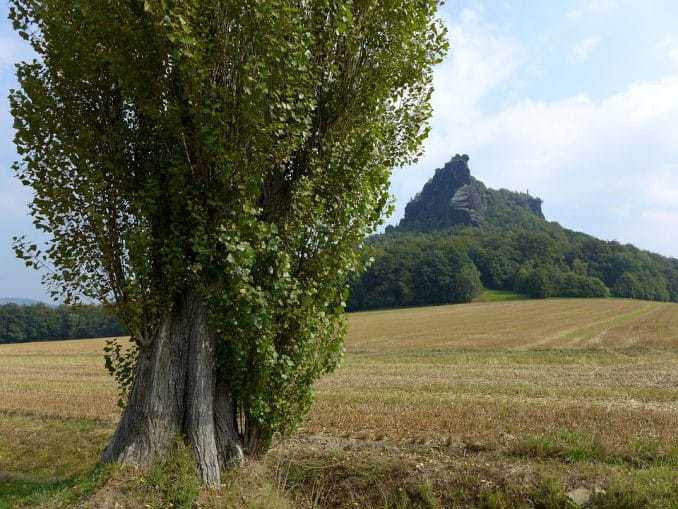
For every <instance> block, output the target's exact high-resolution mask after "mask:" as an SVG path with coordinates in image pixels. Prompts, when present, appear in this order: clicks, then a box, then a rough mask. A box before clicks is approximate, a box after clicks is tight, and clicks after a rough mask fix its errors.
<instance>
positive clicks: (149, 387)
mask: <svg viewBox="0 0 678 509" xmlns="http://www.w3.org/2000/svg"><path fill="white" fill-rule="evenodd" d="M214 356H215V345H214V337H213V336H212V335H211V334H210V332H209V328H208V324H207V310H206V308H205V305H204V302H203V300H202V298H201V297H200V296H199V293H197V292H194V291H190V292H186V293H185V294H184V295H183V296H182V297H181V298H179V299H178V300H177V302H176V303H175V304H174V306H173V307H172V309H171V310H170V311H169V313H168V314H167V317H166V318H165V320H163V323H162V325H161V327H160V330H159V331H158V333H157V335H156V337H155V338H154V340H153V341H152V342H151V343H150V345H148V346H145V347H142V348H141V349H140V351H139V357H138V359H137V364H136V368H135V369H136V373H135V379H134V384H133V386H132V390H131V393H130V396H129V400H128V402H127V405H126V406H125V409H124V411H123V414H122V417H121V419H120V422H119V423H118V426H117V429H116V431H115V433H114V435H113V438H112V439H111V442H110V443H109V444H108V446H107V447H106V449H105V450H104V452H103V455H102V460H103V461H104V462H107V463H110V462H121V463H128V464H135V465H141V466H148V465H150V464H151V463H153V462H154V461H156V460H158V459H159V458H161V457H162V456H164V455H165V454H167V453H168V452H169V451H170V450H171V447H172V445H173V443H174V441H175V440H176V438H177V437H178V436H181V437H183V439H184V440H185V441H186V443H187V444H188V445H189V446H190V447H191V449H192V451H193V454H194V456H195V460H196V464H197V467H198V472H199V474H200V477H201V479H202V481H203V483H204V484H206V485H207V486H211V487H218V486H219V483H220V466H221V467H222V468H228V467H231V466H234V465H236V464H238V463H240V461H241V460H242V448H241V447H240V445H239V437H238V434H237V428H236V427H234V426H226V425H225V423H227V422H228V421H227V420H225V419H226V416H227V415H229V412H230V414H231V415H234V414H233V408H234V404H233V402H232V396H231V394H230V391H228V388H227V386H225V385H224V384H220V386H219V390H218V391H217V390H216V373H215V358H214ZM231 423H233V424H234V423H235V421H234V420H232V421H231Z"/></svg>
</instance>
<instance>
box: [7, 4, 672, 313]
mask: <svg viewBox="0 0 678 509" xmlns="http://www.w3.org/2000/svg"><path fill="white" fill-rule="evenodd" d="M7 9H8V6H7V1H6V0H0V18H2V21H1V22H0V297H2V296H13V297H29V298H40V299H44V300H46V299H47V297H46V293H45V292H44V290H43V289H42V288H41V286H40V281H39V275H38V274H35V273H33V272H31V271H29V270H28V269H25V268H24V267H23V265H22V264H20V263H19V262H18V261H16V260H15V259H14V257H13V254H12V252H11V249H10V239H11V236H12V235H15V234H18V233H31V220H30V218H29V217H28V215H27V208H26V203H27V201H28V200H29V199H30V192H29V191H27V190H26V189H23V188H22V187H21V185H20V184H19V183H18V181H17V180H16V179H15V178H14V177H13V176H12V173H11V171H10V170H9V167H10V164H11V162H12V161H13V159H14V157H15V153H14V149H13V146H12V141H11V140H12V136H13V134H12V129H11V125H12V123H11V119H10V116H9V113H8V106H7V99H6V97H7V92H8V90H9V88H11V87H12V86H13V85H14V77H13V73H14V71H13V62H15V61H16V60H19V59H21V58H22V57H25V56H26V55H27V54H28V52H27V50H26V48H25V47H24V46H23V44H22V43H21V41H20V40H19V39H18V38H17V37H16V36H15V35H14V34H13V32H12V31H11V27H10V25H9V23H8V22H7V21H6V14H7ZM442 14H443V16H444V18H445V21H446V23H447V24H448V27H449V30H450V36H451V43H452V49H451V52H450V55H449V57H448V59H447V60H446V62H444V63H443V64H442V65H441V66H440V67H439V68H438V70H437V72H436V93H435V95H434V98H433V102H434V108H435V112H434V119H433V130H432V134H431V137H430V138H429V140H428V141H427V145H426V147H427V151H426V155H425V156H424V157H423V158H422V159H421V161H420V162H419V163H418V164H417V165H416V166H415V167H412V168H403V169H399V170H397V171H396V172H395V173H394V176H393V183H392V192H393V194H394V195H395V197H396V199H397V210H396V214H395V216H394V217H393V218H391V219H390V222H391V223H395V222H397V221H398V220H399V219H400V217H401V216H402V212H403V209H404V206H405V204H406V203H407V201H408V200H409V199H410V198H411V197H412V196H414V194H415V193H416V192H417V191H418V190H419V189H420V188H421V187H422V186H423V184H424V183H425V182H426V180H428V179H429V178H430V177H431V176H432V174H433V172H434V170H435V168H437V167H440V166H442V165H443V164H444V163H445V162H446V161H447V160H449V159H450V158H451V157H452V156H453V155H454V154H455V153H468V154H469V155H470V156H471V161H470V164H471V170H472V172H473V174H474V175H475V176H476V177H478V178H479V179H481V180H483V181H484V182H485V183H486V184H487V185H489V186H490V187H506V188H509V189H516V190H527V189H529V191H530V193H531V194H533V195H537V196H540V197H541V198H543V199H544V200H545V203H544V212H545V214H546V216H547V218H548V219H549V220H553V221H558V222H560V223H561V224H563V225H564V226H566V227H568V228H572V229H576V230H580V231H584V232H587V233H590V234H593V235H596V236H598V237H600V238H604V239H616V240H619V241H621V242H630V243H634V244H636V245H638V246H639V247H642V248H645V249H649V250H652V251H656V252H660V253H662V254H665V255H670V256H676V257H678V234H677V233H678V24H677V23H676V19H678V2H676V1H675V0H646V1H644V2H638V1H637V0H587V1H584V0H573V1H557V0H549V1H542V0H512V1H509V0H507V1H503V0H486V1H479V0H448V1H447V2H446V5H445V6H444V8H443V11H442Z"/></svg>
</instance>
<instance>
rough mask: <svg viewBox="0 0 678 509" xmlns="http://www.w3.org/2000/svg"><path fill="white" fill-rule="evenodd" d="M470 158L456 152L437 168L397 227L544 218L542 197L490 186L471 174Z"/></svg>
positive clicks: (441, 226) (434, 227) (424, 227)
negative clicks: (494, 188)
mask: <svg viewBox="0 0 678 509" xmlns="http://www.w3.org/2000/svg"><path fill="white" fill-rule="evenodd" d="M469 159H470V158H469V156H467V155H466V154H463V155H459V154H457V155H455V156H454V157H453V158H452V159H451V160H450V161H449V162H448V163H447V164H445V166H443V167H442V168H438V169H437V170H436V171H435V174H434V175H433V178H431V180H429V181H428V182H427V183H426V185H424V187H423V189H422V190H421V192H420V193H419V194H417V195H416V196H415V197H414V199H412V201H411V202H410V203H408V204H407V207H405V217H404V218H403V219H402V220H401V221H400V224H399V225H398V228H400V229H403V230H420V231H429V230H439V229H445V228H450V227H453V226H481V225H482V224H483V223H484V222H486V221H489V222H491V223H492V224H495V223H505V222H513V221H519V220H520V218H525V217H528V218H529V217H532V218H533V219H532V220H534V216H536V217H537V218H539V219H544V215H543V214H542V210H541V204H542V201H541V200H540V199H539V198H535V197H532V196H530V195H529V194H528V193H514V192H511V191H507V190H504V189H502V190H500V191H495V190H492V189H487V188H486V187H485V186H484V185H483V184H482V182H479V181H478V180H476V179H474V178H473V177H472V176H471V170H470V169H469V165H468V163H469ZM528 220H529V219H528ZM495 226H506V224H495Z"/></svg>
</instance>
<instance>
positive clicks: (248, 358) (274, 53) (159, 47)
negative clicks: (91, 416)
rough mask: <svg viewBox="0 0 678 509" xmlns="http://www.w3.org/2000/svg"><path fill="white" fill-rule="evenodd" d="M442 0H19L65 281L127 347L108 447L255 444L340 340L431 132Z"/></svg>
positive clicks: (133, 452) (121, 353)
mask: <svg viewBox="0 0 678 509" xmlns="http://www.w3.org/2000/svg"><path fill="white" fill-rule="evenodd" d="M437 7H438V0H181V1H180V0H145V1H143V0H104V1H99V2H90V1H86V2H79V1H73V0H12V2H11V12H10V18H11V19H12V21H13V23H14V26H15V28H16V29H17V30H18V31H19V33H20V34H21V35H22V36H23V37H24V38H25V39H27V40H28V41H29V42H30V44H31V45H32V47H33V48H34V50H35V51H36V53H37V55H38V58H37V59H36V60H34V61H30V62H24V63H21V64H19V65H18V66H17V75H18V79H19V83H20V89H19V90H15V91H12V92H11V95H10V101H11V107H12V113H13V115H14V119H15V128H16V140H15V141H16V145H17V150H18V153H19V155H20V158H19V160H18V161H17V163H16V164H15V166H14V169H15V171H16V173H17V175H18V177H19V178H20V179H21V180H22V182H23V183H24V184H25V185H27V186H30V187H31V188H32V190H33V192H34V199H33V201H32V203H31V205H30V210H31V213H32V215H33V217H34V223H35V225H36V227H37V228H38V229H39V230H41V231H42V232H44V234H45V235H46V238H47V239H48V241H47V242H46V243H45V245H44V246H38V245H36V244H31V243H30V242H28V241H27V240H26V239H25V238H21V239H18V241H17V244H16V249H17V252H18V254H19V255H20V256H21V257H23V258H24V259H26V261H27V263H28V264H31V265H33V266H35V267H37V268H38V269H43V270H44V281H45V283H46V284H47V285H49V287H50V288H51V290H52V292H53V294H54V295H55V296H61V297H63V298H65V299H66V300H67V301H78V300H83V299H84V300H90V301H92V300H93V301H98V302H102V303H104V304H106V305H108V306H109V307H110V308H111V309H113V310H114V312H115V314H116V315H117V316H118V317H119V318H120V319H121V321H122V322H123V323H124V324H125V325H126V327H127V328H128V330H129V331H130V332H131V334H132V342H133V344H134V347H133V348H132V350H129V351H125V350H120V349H113V354H114V355H113V356H112V358H109V365H111V366H112V368H113V369H114V370H115V371H116V377H117V378H118V380H119V381H121V382H122V385H123V388H124V389H126V392H125V395H126V405H125V408H124V411H123V414H122V417H121V420H120V423H119V424H118V427H117V429H116V431H115V434H114V436H113V438H112V440H111V442H110V444H109V445H108V447H107V448H106V450H105V451H104V453H103V459H104V460H105V461H123V462H130V463H136V464H147V463H149V462H151V461H153V460H154V459H155V458H157V457H158V455H161V454H163V453H165V452H166V451H167V450H168V447H170V445H171V444H172V443H173V441H174V440H175V439H176V437H177V436H181V437H183V438H184V440H186V441H187V443H188V444H189V445H190V446H191V448H192V450H193V452H194V454H195V457H196V460H197V464H198V467H199V471H200V474H201V476H202V479H203V481H204V482H205V483H207V484H210V485H215V484H217V483H218V482H219V472H220V467H225V466H228V465H231V464H233V463H234V462H237V461H238V460H239V458H240V457H241V456H242V454H243V453H244V454H252V455H257V454H261V453H262V452H264V451H265V450H266V448H267V447H268V445H269V443H270V441H271V439H272V436H273V435H274V434H275V433H281V434H285V433H287V432H289V431H291V430H292V429H293V428H294V427H295V425H296V424H298V423H299V421H300V419H301V418H302V417H303V415H304V414H305V412H306V411H307V409H308V408H309V406H310V403H311V396H312V384H313V382H314V381H315V380H316V379H317V378H318V377H319V376H320V375H321V374H323V373H326V372H329V371H331V370H332V369H333V368H334V367H335V366H336V365H337V363H338V361H339V359H340V357H341V352H342V336H343V330H344V322H343V320H342V318H341V316H342V312H343V309H344V306H345V303H344V300H345V298H346V283H347V275H348V274H350V273H351V272H352V271H355V270H356V269H358V268H359V264H360V262H359V257H358V256H357V254H356V251H357V250H358V249H359V247H360V245H361V242H362V240H363V238H364V237H365V235H366V234H368V233H369V232H371V231H373V229H374V228H375V226H376V225H378V224H379V222H380V220H381V218H382V217H383V214H384V212H385V210H386V209H387V208H388V204H389V197H388V179H389V175H390V172H391V169H392V168H393V167H396V166H399V165H403V164H407V163H409V162H411V161H412V160H413V159H414V158H416V157H417V155H418V154H419V151H420V148H421V142H422V140H423V139H424V137H425V135H426V133H427V120H428V118H429V116H430V113H431V109H430V105H429V101H430V95H431V90H432V75H431V69H432V66H433V65H434V64H435V63H437V62H439V61H440V59H441V58H442V56H443V54H444V52H445V50H446V42H445V34H444V29H443V27H442V25H441V23H440V22H439V21H438V20H437V19H436V10H437Z"/></svg>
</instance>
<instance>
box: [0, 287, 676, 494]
mask: <svg viewBox="0 0 678 509" xmlns="http://www.w3.org/2000/svg"><path fill="white" fill-rule="evenodd" d="M103 345H104V343H103V341H102V340H84V341H64V342H55V343H31V344H24V345H2V346H0V359H1V362H0V417H1V418H2V421H1V422H0V427H1V428H2V430H0V431H1V432H2V436H10V434H12V436H14V437H15V439H14V440H16V441H17V443H19V444H21V446H20V447H21V448H22V449H21V457H23V456H24V455H26V454H27V453H28V454H29V455H30V447H31V442H30V440H28V439H27V438H26V437H25V434H24V432H23V431H21V430H18V431H17V430H16V429H15V428H17V427H20V428H22V430H23V429H24V428H27V429H31V428H32V427H36V428H40V427H41V426H43V427H44V426H48V427H49V429H51V430H54V429H55V428H58V429H71V428H73V429H74V431H73V432H72V434H68V435H66V436H63V437H61V439H62V440H63V441H65V442H63V443H62V444H61V445H60V447H61V448H65V449H68V446H67V445H64V443H66V444H67V443H68V440H76V439H77V437H79V436H80V435H82V440H83V443H84V444H86V446H84V447H85V452H83V450H82V449H79V448H76V450H77V454H78V455H83V454H84V457H85V458H89V459H86V460H83V459H79V460H78V462H77V464H78V465H94V463H95V460H96V455H97V454H98V448H100V447H101V444H102V443H103V442H104V441H105V436H106V434H107V433H110V431H111V429H112V426H113V424H114V423H115V420H116V419H117V417H118V415H119V410H118V409H117V407H116V405H115V402H116V400H117V394H116V388H115V387H114V384H113V382H112V380H111V379H110V378H109V377H108V375H107V374H106V373H105V370H104V368H103V360H102V348H103ZM346 349H347V354H346V358H345V362H344V364H343V365H342V367H341V368H340V369H338V370H337V371H336V372H335V373H334V374H332V375H330V376H328V377H326V378H324V379H323V380H321V381H320V382H319V383H318V386H317V402H316V404H315V406H314V407H313V409H312V411H311V413H310V415H309V416H308V418H307V419H306V421H305V422H304V425H303V426H302V428H301V429H300V431H299V432H298V433H297V434H296V435H295V436H294V437H292V438H290V439H289V440H287V441H284V442H281V443H279V444H277V445H276V447H275V449H274V451H273V452H272V454H271V455H270V456H269V458H268V459H267V460H266V465H268V466H267V467H265V468H268V469H269V470H271V471H272V472H273V473H272V474H271V473H270V472H269V474H270V475H274V476H277V477H276V479H278V480H277V481H276V482H277V484H278V485H281V484H282V485H285V488H284V490H283V491H285V490H288V491H285V493H286V496H289V497H291V498H292V499H294V500H295V501H296V503H298V504H299V505H308V506H313V504H311V503H308V504H307V503H306V502H304V500H305V499H304V496H306V495H307V494H308V489H310V488H309V486H310V484H309V483H311V484H312V483H316V485H313V486H316V488H317V489H318V490H321V491H322V493H321V495H322V496H320V495H318V496H319V497H320V498H319V499H322V500H324V501H325V503H324V505H319V506H318V505H316V507H323V506H343V505H347V506H351V505H352V504H355V503H358V504H359V505H360V504H363V506H364V504H367V505H370V504H373V503H376V502H375V500H377V499H378V497H377V498H374V497H375V496H376V495H375V494H374V493H373V492H370V493H368V492H366V495H365V497H363V498H361V496H362V495H361V494H360V493H361V490H367V489H368V487H366V486H363V487H362V488H359V487H357V486H358V485H351V486H353V491H351V486H348V485H347V487H346V489H347V490H348V491H347V493H352V495H350V496H348V497H343V498H342V496H339V495H338V494H337V493H336V492H334V491H332V485H333V483H340V484H341V483H344V484H345V483H346V482H348V481H346V479H345V478H341V479H338V478H337V476H338V475H340V474H339V473H337V472H344V474H345V475H346V476H348V478H350V479H354V481H355V482H358V481H356V479H358V480H360V479H362V481H360V482H363V481H365V479H364V476H365V475H367V474H366V473H365V472H371V474H369V475H377V476H378V475H383V476H390V477H389V479H390V480H388V479H386V478H383V479H382V480H381V481H379V482H377V485H380V484H379V483H383V486H390V484H393V486H392V487H393V489H396V488H397V486H398V485H400V484H399V483H401V484H402V483H404V484H402V485H407V483H408V482H415V481H416V483H419V484H417V486H419V485H420V484H421V482H424V481H425V482H429V483H430V486H431V489H432V490H433V492H434V493H438V492H440V493H442V492H441V491H440V490H442V488H441V486H447V485H450V486H451V485H454V486H457V487H458V485H459V483H462V484H463V482H467V481H468V479H467V478H465V479H466V481H464V479H462V478H461V477H460V476H462V477H463V476H467V477H468V476H471V477H472V478H473V479H475V481H473V482H472V483H471V484H470V485H469V486H468V487H467V488H468V490H471V491H470V492H473V490H476V491H478V490H480V487H482V486H481V484H482V483H481V484H478V483H480V480H483V479H484V480H485V481H486V482H489V483H491V484H492V485H493V486H495V487H496V489H498V490H499V489H500V488H501V490H500V491H501V493H503V495H501V496H503V497H505V498H506V497H508V498H506V500H507V501H510V500H518V501H520V500H523V501H524V500H528V501H529V500H530V499H529V497H530V496H532V495H529V493H528V492H529V490H533V489H537V488H535V486H537V485H538V484H539V482H541V481H540V479H542V480H543V478H548V479H551V478H555V479H556V480H557V482H558V483H560V484H559V485H560V486H562V489H563V490H565V489H567V488H572V487H576V486H578V485H585V486H588V487H589V488H592V487H593V486H607V485H608V484H610V483H611V482H612V481H611V480H614V482H615V483H617V484H615V486H616V485H619V486H627V487H629V486H634V488H633V489H631V488H628V490H629V493H635V494H639V495H638V496H640V497H645V498H643V499H642V500H644V501H645V502H643V504H645V506H647V507H673V506H675V504H678V492H677V491H676V490H678V488H676V489H675V490H672V489H671V488H670V486H678V474H677V473H676V471H677V470H678V424H677V423H678V305H675V304H660V303H648V302H638V301H629V300H548V301H511V302H496V303H477V304H470V305H462V306H444V307H435V308H419V309H403V310H392V311H376V312H368V313H358V314H353V315H350V316H349V335H348V338H347V344H346ZM45 419H47V420H45ZM59 422H64V423H68V422H84V423H90V424H87V425H84V424H83V426H84V427H82V426H81V428H82V429H81V431H78V429H80V428H78V426H75V427H73V426H71V428H69V427H68V426H66V428H63V426H62V425H61V424H58V425H57V424H54V423H59ZM45 423H48V424H45ZM12 430H14V431H12ZM54 433H55V432H53V434H54ZM78 433H80V434H78ZM93 437H95V438H93ZM36 446H37V444H36ZM44 447H46V444H42V446H41V448H42V450H44ZM18 450H19V449H12V448H11V447H9V446H8V445H7V444H5V445H3V446H0V488H1V487H2V483H3V476H5V477H7V476H10V473H11V476H14V477H11V476H10V477H11V479H14V478H15V477H16V476H17V475H18V474H19V473H20V474H21V475H22V476H30V475H38V477H40V475H43V474H42V473H41V474H36V473H35V471H33V470H32V468H33V467H30V466H25V465H24V463H26V460H21V461H19V460H18V459H17V458H18V457H19V456H17V451H18ZM13 451H14V452H13ZM68 454H76V453H68ZM78 458H80V456H78ZM17 462H18V463H17ZM280 465H286V467H285V474H284V479H283V480H280V473H279V471H280ZM309 465H311V466H312V465H316V466H318V465H320V467H318V468H320V470H317V469H314V468H311V467H310V466H309ZM333 465H334V466H335V467H337V468H339V470H337V471H333V470H332V468H333ZM350 465H352V466H351V468H349V466H350ZM420 465H423V466H420ZM354 467H355V468H354ZM396 467H397V468H396ZM73 468H74V469H75V467H73ZM380 469H381V470H380ZM393 469H396V470H397V475H396V473H394V472H395V470H393ZM38 470H39V469H38ZM67 470H68V468H67V467H64V468H62V469H60V470H59V471H58V472H55V471H54V470H53V469H51V470H49V469H48V471H46V472H45V473H44V475H43V476H46V477H47V478H50V479H51V478H53V477H54V476H63V475H66V471H67ZM75 470H77V471H78V472H79V470H78V469H75ZM382 470H383V472H382ZM17 472H18V473H17ZM319 472H322V473H323V475H321V476H319V474H318V473H319ZM375 472H382V474H377V473H375ZM464 472H465V473H464ZM269 474H265V475H269ZM344 474H342V475H344ZM257 475H259V474H257ZM393 476H396V477H397V479H399V480H398V481H397V482H396V481H394V479H395V478H394V477H393ZM476 477H477V479H476ZM408 479H409V481H408ZM649 479H654V481H652V482H651V481H650V480H649ZM657 479H659V480H660V481H661V482H660V481H657ZM462 481H463V482H462ZM12 482H14V481H12ZM352 482H353V481H352ZM468 482H471V481H468ZM318 483H320V484H318ZM323 483H325V484H323ZM389 483H390V484H389ZM473 483H475V484H473ZM515 483H519V484H521V486H523V488H524V489H523V488H520V487H518V488H516V489H515V490H514V488H515V487H514V486H513V484H515ZM653 483H654V484H653ZM358 484H360V483H358ZM368 484H369V483H368ZM471 485H472V486H471ZM360 486H362V485H360ZM370 486H372V485H370ZM479 486H480V487H479ZM507 486H508V487H507ZM311 487H312V486H311ZM300 488H303V489H300ZM316 488H312V489H316ZM372 488H374V486H373V487H372ZM372 488H369V489H372ZM509 488H510V489H509ZM383 489H386V488H383ZM389 489H390V488H389ZM417 489H419V488H417ZM427 489H428V488H427ZM455 489H456V488H455ZM465 489H466V488H465ZM521 489H522V491H521ZM614 489H615V488H614V487H613V486H612V485H610V487H609V489H608V491H609V492H610V493H612V492H613V491H614ZM502 490H503V491H502ZM507 490H508V491H507ZM511 490H514V491H515V493H513V491H511ZM516 490H517V491H516ZM443 491H444V490H443ZM481 491H482V490H481ZM617 491H619V492H620V493H623V492H624V489H621V491H620V490H617ZM470 492H469V493H470ZM389 493H390V492H389ZM440 493H439V498H440V500H443V501H445V500H448V499H447V498H446V497H448V498H449V496H452V495H449V494H447V495H445V494H440ZM473 493H475V492H473ZM478 493H480V491H478ZM498 493H499V492H498ZM526 493H528V494H526ZM615 493H616V492H615ZM387 495H388V494H387ZM387 495H384V496H385V497H386V498H385V499H384V500H390V499H389V498H388V497H389V496H390V495H388V496H387ZM436 496H438V495H436ZM474 496H476V495H474ZM477 496H478V497H479V496H480V495H477ZM498 496H499V495H498ZM615 496H616V495H615ZM634 496H635V495H634ZM511 497H517V498H511ZM2 500H3V499H2V495H0V507H2ZM450 500H453V499H450ZM459 500H461V499H459ZM469 500H471V499H469ZM473 500H475V501H476V502H477V500H480V499H478V498H477V497H476V498H473ZM633 500H636V501H637V500H641V499H640V498H638V499H633ZM130 503H131V502H130ZM389 503H390V502H389ZM473 503H475V502H473ZM506 503H507V504H509V502H506ZM469 504H471V505H468V506H469V507H471V506H473V504H472V503H471V502H469ZM670 504H674V505H670ZM353 506H354V507H355V505H353ZM382 506H383V505H382ZM451 506H454V505H451ZM528 506H529V505H528ZM641 506H643V505H642V504H641ZM425 507H428V506H425ZM497 507H504V506H502V505H498V506H497ZM505 507H511V505H506V506H505ZM554 507H555V506H554ZM558 507H560V506H558Z"/></svg>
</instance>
